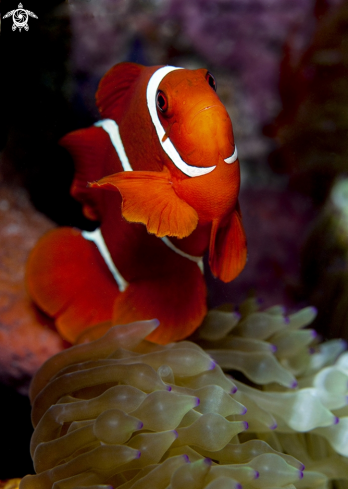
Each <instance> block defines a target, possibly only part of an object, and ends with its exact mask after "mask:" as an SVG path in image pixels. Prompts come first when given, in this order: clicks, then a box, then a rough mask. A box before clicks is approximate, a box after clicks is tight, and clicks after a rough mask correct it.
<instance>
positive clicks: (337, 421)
mask: <svg viewBox="0 0 348 489" xmlns="http://www.w3.org/2000/svg"><path fill="white" fill-rule="evenodd" d="M339 422H340V418H339V417H338V416H335V419H334V422H333V424H338V423H339Z"/></svg>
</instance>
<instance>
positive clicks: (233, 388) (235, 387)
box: [231, 385, 238, 394]
mask: <svg viewBox="0 0 348 489" xmlns="http://www.w3.org/2000/svg"><path fill="white" fill-rule="evenodd" d="M237 390H238V388H237V386H236V385H234V386H233V387H232V389H231V394H235V393H236V392H237Z"/></svg>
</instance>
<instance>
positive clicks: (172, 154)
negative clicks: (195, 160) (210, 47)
mask: <svg viewBox="0 0 348 489" xmlns="http://www.w3.org/2000/svg"><path fill="white" fill-rule="evenodd" d="M182 69H183V68H175V67H174V66H164V67H163V68H159V69H158V70H157V71H155V73H154V74H153V75H152V77H151V78H150V80H149V83H148V85H147V90H146V99H147V106H148V109H149V112H150V116H151V119H152V122H153V125H154V126H155V129H156V132H157V136H158V139H159V142H160V143H161V146H162V148H163V149H164V151H165V152H166V153H167V155H168V156H169V158H170V159H171V160H172V162H173V163H174V165H175V166H176V167H177V168H179V170H181V171H182V172H183V173H185V175H188V176H189V177H199V176H201V175H206V174H207V173H210V172H211V171H213V170H214V169H215V168H216V166H209V167H198V166H190V165H188V164H187V163H185V162H184V161H183V160H182V159H181V156H180V155H179V153H178V152H177V150H176V149H175V146H174V145H173V143H172V142H171V140H170V139H169V138H167V139H166V140H165V141H164V142H163V141H162V139H163V137H164V135H165V131H164V129H163V127H162V124H161V121H160V120H159V117H158V114H157V106H156V95H157V90H158V86H159V84H160V83H161V81H162V80H163V78H164V77H165V76H166V75H167V74H168V73H170V72H171V71H174V70H182Z"/></svg>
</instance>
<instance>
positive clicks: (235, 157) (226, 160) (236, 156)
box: [224, 146, 238, 165]
mask: <svg viewBox="0 0 348 489" xmlns="http://www.w3.org/2000/svg"><path fill="white" fill-rule="evenodd" d="M237 158H238V151H237V146H235V147H234V152H233V155H232V156H229V157H228V158H226V159H225V160H224V162H225V163H228V164H229V165H230V164H231V163H234V162H235V161H236V159H237Z"/></svg>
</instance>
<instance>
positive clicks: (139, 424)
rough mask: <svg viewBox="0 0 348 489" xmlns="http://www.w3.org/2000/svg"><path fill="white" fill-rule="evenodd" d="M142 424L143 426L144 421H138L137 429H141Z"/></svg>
mask: <svg viewBox="0 0 348 489" xmlns="http://www.w3.org/2000/svg"><path fill="white" fill-rule="evenodd" d="M143 426H144V423H143V422H142V421H139V423H138V426H137V430H141V429H142V427H143Z"/></svg>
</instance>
